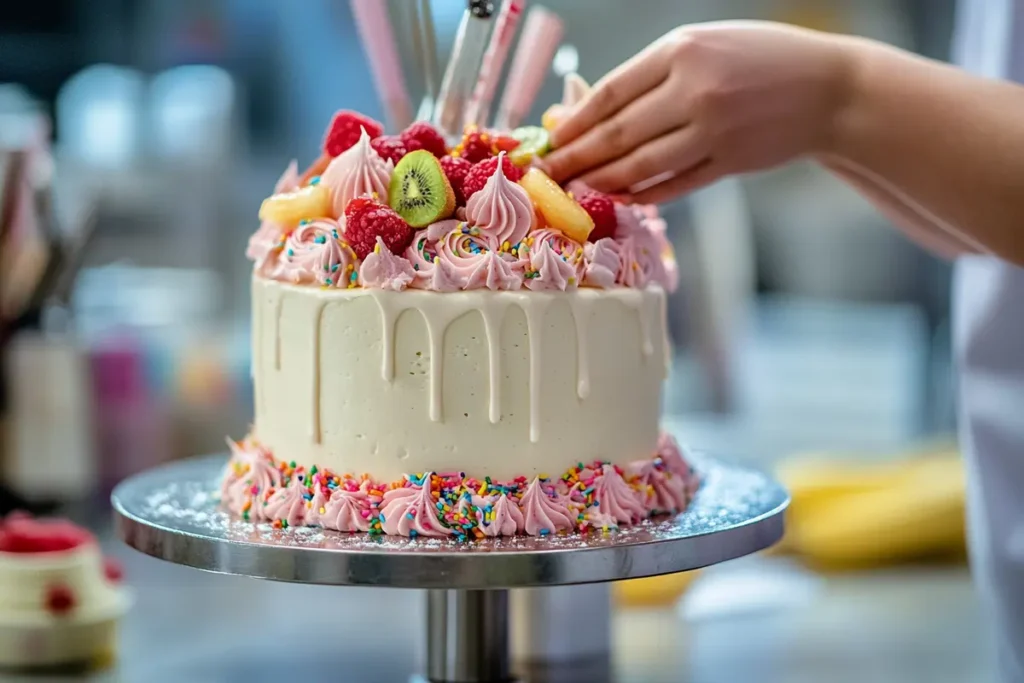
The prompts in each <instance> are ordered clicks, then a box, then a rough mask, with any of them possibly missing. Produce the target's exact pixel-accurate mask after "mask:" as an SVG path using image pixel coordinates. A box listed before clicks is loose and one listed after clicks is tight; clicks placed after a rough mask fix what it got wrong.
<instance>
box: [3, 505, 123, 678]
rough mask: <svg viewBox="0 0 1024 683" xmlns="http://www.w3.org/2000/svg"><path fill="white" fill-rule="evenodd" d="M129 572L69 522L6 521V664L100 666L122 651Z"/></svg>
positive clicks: (11, 518) (15, 518) (17, 518)
mask: <svg viewBox="0 0 1024 683" xmlns="http://www.w3.org/2000/svg"><path fill="white" fill-rule="evenodd" d="M120 581H121V569H120V567H119V566H118V565H117V564H116V563H115V562H113V561H112V560H109V559H104V557H103V554H102V553H101V551H100V548H99V545H98V543H97V542H96V539H95V538H93V537H92V535H91V534H89V533H88V532H87V531H85V530H84V529H81V528H79V527H77V526H75V525H73V524H71V523H70V522H67V521H63V520H51V521H44V520H34V519H32V518H30V517H28V516H24V515H12V516H9V517H8V518H7V519H5V520H0V666H3V667H5V668H38V667H45V668H48V667H54V666H63V665H85V666H94V665H101V664H105V663H107V662H109V661H111V660H112V658H113V656H114V648H115V638H116V635H117V623H118V620H119V619H120V618H121V617H122V616H123V614H124V612H125V611H126V610H127V608H128V605H129V597H128V595H127V593H126V591H125V590H124V589H123V588H122V587H121V585H120Z"/></svg>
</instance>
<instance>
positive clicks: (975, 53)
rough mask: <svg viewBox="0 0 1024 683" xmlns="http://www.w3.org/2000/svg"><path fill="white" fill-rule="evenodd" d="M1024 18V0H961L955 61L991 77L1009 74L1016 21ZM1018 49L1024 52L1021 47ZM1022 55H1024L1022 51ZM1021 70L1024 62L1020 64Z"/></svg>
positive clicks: (954, 53)
mask: <svg viewBox="0 0 1024 683" xmlns="http://www.w3.org/2000/svg"><path fill="white" fill-rule="evenodd" d="M1021 20H1024V0H959V2H957V11H956V24H955V27H954V29H953V46H952V51H951V55H952V61H953V62H954V63H955V64H958V65H959V66H961V67H963V68H964V69H966V70H968V71H971V72H973V73H976V74H978V75H980V76H987V77H989V78H1005V77H1007V76H1008V75H1009V71H1010V70H1009V69H1008V67H1010V66H1013V65H1011V64H1010V54H1009V53H1010V47H1011V45H1012V42H1013V41H1012V37H1013V33H1014V24H1015V23H1016V24H1019V23H1020V21H1021ZM1015 51H1016V52H1022V51H1021V50H1020V49H1019V48H1017V49H1016V50H1015ZM1021 56H1024V53H1022V55H1021ZM1016 66H1017V67H1019V68H1018V69H1017V71H1018V73H1020V71H1021V70H1024V64H1018V65H1016Z"/></svg>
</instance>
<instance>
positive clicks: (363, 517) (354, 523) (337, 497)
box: [320, 482, 373, 531]
mask: <svg viewBox="0 0 1024 683" xmlns="http://www.w3.org/2000/svg"><path fill="white" fill-rule="evenodd" d="M368 487H369V484H368V482H364V483H363V484H362V485H361V486H359V487H355V486H352V487H339V488H336V489H334V490H333V491H332V492H331V497H330V500H328V501H327V505H325V506H324V514H323V516H322V517H321V520H320V524H321V525H322V526H323V527H324V528H325V529H332V530H334V531H369V530H370V523H371V521H372V519H373V514H372V510H371V507H370V493H369V491H368V490H367V488H368Z"/></svg>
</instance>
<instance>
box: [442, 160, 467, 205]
mask: <svg viewBox="0 0 1024 683" xmlns="http://www.w3.org/2000/svg"><path fill="white" fill-rule="evenodd" d="M440 163H441V170H442V171H444V174H445V176H447V178H448V182H449V184H451V186H452V191H453V192H455V204H456V205H457V206H464V205H465V204H466V194H465V193H464V192H463V191H462V183H463V181H465V180H466V174H467V173H469V169H471V168H473V164H472V163H470V162H469V161H467V160H466V159H463V158H462V157H453V156H443V157H441V161H440Z"/></svg>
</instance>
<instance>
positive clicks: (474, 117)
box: [466, 0, 526, 126]
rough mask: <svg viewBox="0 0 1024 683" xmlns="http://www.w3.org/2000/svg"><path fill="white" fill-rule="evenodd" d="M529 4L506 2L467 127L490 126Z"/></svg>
mask: <svg viewBox="0 0 1024 683" xmlns="http://www.w3.org/2000/svg"><path fill="white" fill-rule="evenodd" d="M525 4H526V0H502V3H501V9H500V10H498V18H497V19H496V20H495V22H494V30H493V31H492V32H491V41H490V43H488V44H487V51H486V52H484V57H483V62H482V63H481V65H480V73H479V74H478V75H477V81H476V85H475V86H474V87H473V94H472V96H471V97H470V100H469V104H468V106H467V108H466V123H468V124H470V125H477V126H486V125H487V120H488V117H489V115H490V112H491V105H492V104H493V102H494V94H495V93H496V92H497V90H498V81H499V80H500V79H501V73H502V69H503V68H504V66H505V58H506V57H508V51H509V48H510V47H512V40H513V39H514V38H515V35H516V29H517V28H518V27H519V18H520V17H521V16H522V13H523V5H525Z"/></svg>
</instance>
